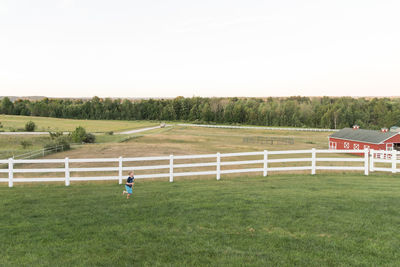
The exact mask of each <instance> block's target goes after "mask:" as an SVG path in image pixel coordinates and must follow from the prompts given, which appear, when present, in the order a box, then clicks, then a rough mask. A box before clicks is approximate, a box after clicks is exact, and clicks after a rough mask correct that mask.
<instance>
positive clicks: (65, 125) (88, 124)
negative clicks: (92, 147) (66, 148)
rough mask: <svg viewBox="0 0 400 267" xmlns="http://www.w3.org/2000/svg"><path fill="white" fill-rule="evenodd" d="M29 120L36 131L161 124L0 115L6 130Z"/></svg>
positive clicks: (120, 128) (21, 126) (16, 128)
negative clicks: (79, 127)
mask: <svg viewBox="0 0 400 267" xmlns="http://www.w3.org/2000/svg"><path fill="white" fill-rule="evenodd" d="M28 121H33V122H34V123H35V124H36V131H73V130H75V128H76V127H78V126H82V127H84V128H85V129H86V131H88V132H109V131H114V132H119V131H126V130H133V129H140V128H146V127H151V126H156V125H159V123H158V122H154V121H118V120H74V119H59V118H49V117H34V116H14V115H0V122H1V123H2V125H3V130H4V131H11V130H14V131H19V130H20V129H22V130H23V129H24V127H25V124H26V123H27V122H28Z"/></svg>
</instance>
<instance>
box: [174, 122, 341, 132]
mask: <svg viewBox="0 0 400 267" xmlns="http://www.w3.org/2000/svg"><path fill="white" fill-rule="evenodd" d="M178 126H192V127H205V128H225V129H258V130H283V131H303V132H338V131H339V130H337V129H321V128H293V127H265V126H235V125H209V124H191V123H179V124H178Z"/></svg>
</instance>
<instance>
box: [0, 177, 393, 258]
mask: <svg viewBox="0 0 400 267" xmlns="http://www.w3.org/2000/svg"><path fill="white" fill-rule="evenodd" d="M121 192H122V186H120V185H116V184H114V183H88V184H85V183H82V184H74V185H72V186H71V187H68V188H67V187H65V186H62V185H55V184H47V185H43V184H42V185H18V186H17V187H15V188H12V189H10V188H7V187H6V185H5V184H4V185H1V187H0V240H1V242H0V251H1V253H0V265H1V266H8V265H13V266H32V265H45V266H55V265H57V266H65V265H68V266H71V265H73V266H75V265H78V266H92V265H96V266H98V265H101V266H111V265H114V266H126V265H137V266H184V265H186V266H199V265H210V266H221V265H225V266H250V265H252V266H266V265H269V266H288V265H292V266H293V265H296V266H321V265H322V266H336V265H345V266H348V265H362V266H383V265H385V266H395V265H398V264H399V263H400V254H399V253H398V251H399V243H400V238H399V235H398V226H399V224H400V208H399V206H400V180H399V176H398V175H397V176H395V175H387V174H385V175H377V174H374V175H371V176H368V177H365V176H363V175H356V174H352V175H343V174H326V175H316V176H309V175H277V176H271V177H267V178H263V177H240V178H233V179H223V180H221V181H215V180H214V179H213V180H180V181H177V182H174V183H168V182H166V181H165V180H163V181H160V180H159V181H143V180H139V181H138V182H137V185H136V188H135V190H134V197H133V199H131V200H126V199H125V198H123V197H122V196H121Z"/></svg>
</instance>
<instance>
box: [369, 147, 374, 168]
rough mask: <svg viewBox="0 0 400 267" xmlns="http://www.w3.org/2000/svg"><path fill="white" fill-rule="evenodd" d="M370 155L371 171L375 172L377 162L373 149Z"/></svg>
mask: <svg viewBox="0 0 400 267" xmlns="http://www.w3.org/2000/svg"><path fill="white" fill-rule="evenodd" d="M370 154H371V159H370V161H369V171H370V172H373V171H374V164H375V162H374V160H375V158H374V150H373V149H371V151H370Z"/></svg>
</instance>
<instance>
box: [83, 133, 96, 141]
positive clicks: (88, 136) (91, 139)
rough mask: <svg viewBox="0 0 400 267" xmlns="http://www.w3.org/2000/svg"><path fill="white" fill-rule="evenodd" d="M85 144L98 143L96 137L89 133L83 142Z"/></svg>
mask: <svg viewBox="0 0 400 267" xmlns="http://www.w3.org/2000/svg"><path fill="white" fill-rule="evenodd" d="M82 141H83V142H84V143H94V142H95V141H96V136H95V135H94V134H91V133H87V134H86V135H85V137H84V138H83V140H82Z"/></svg>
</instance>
